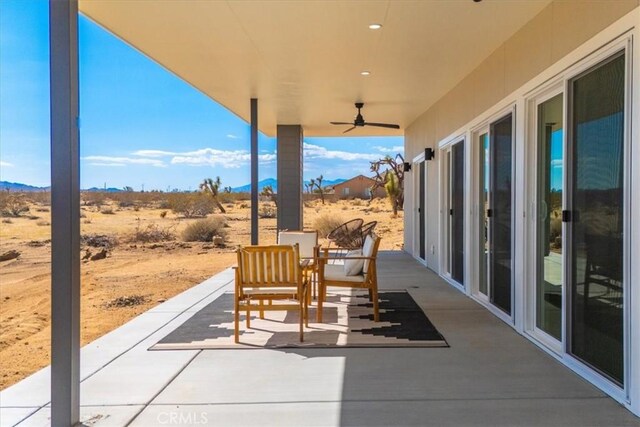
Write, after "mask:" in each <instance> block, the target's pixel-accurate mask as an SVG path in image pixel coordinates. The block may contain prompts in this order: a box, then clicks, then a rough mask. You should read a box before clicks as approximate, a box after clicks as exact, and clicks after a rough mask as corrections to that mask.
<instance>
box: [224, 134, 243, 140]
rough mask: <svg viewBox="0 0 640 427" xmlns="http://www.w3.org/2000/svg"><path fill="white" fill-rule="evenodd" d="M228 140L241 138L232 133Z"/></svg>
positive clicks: (228, 135)
mask: <svg viewBox="0 0 640 427" xmlns="http://www.w3.org/2000/svg"><path fill="white" fill-rule="evenodd" d="M227 138H231V139H240V137H239V136H236V135H234V134H232V133H229V134H227Z"/></svg>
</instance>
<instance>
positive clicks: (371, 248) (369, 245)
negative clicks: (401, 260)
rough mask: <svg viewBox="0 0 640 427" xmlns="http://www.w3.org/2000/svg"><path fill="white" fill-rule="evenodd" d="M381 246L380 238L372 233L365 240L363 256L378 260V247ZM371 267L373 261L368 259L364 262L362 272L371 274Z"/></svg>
mask: <svg viewBox="0 0 640 427" xmlns="http://www.w3.org/2000/svg"><path fill="white" fill-rule="evenodd" d="M379 246H380V237H378V236H376V235H375V234H373V233H370V234H368V235H367V237H365V239H364V246H363V247H362V256H363V257H367V258H376V257H377V256H378V247H379ZM370 265H371V261H370V260H368V259H365V260H364V266H363V268H362V271H363V272H364V273H365V274H367V273H369V266H370Z"/></svg>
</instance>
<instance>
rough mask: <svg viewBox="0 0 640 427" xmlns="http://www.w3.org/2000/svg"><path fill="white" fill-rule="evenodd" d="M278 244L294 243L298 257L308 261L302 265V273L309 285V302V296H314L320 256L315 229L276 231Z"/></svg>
mask: <svg viewBox="0 0 640 427" xmlns="http://www.w3.org/2000/svg"><path fill="white" fill-rule="evenodd" d="M278 244H279V245H295V244H298V245H299V247H300V259H301V260H303V261H304V260H306V261H308V262H307V263H304V265H303V269H302V270H303V273H304V274H305V278H306V279H307V285H311V289H308V290H309V291H310V292H307V296H308V299H309V301H308V302H309V303H310V302H311V301H310V300H311V298H312V297H313V298H315V297H316V283H317V273H318V257H319V256H320V245H319V244H318V231H317V230H301V231H290V230H282V231H280V232H279V233H278Z"/></svg>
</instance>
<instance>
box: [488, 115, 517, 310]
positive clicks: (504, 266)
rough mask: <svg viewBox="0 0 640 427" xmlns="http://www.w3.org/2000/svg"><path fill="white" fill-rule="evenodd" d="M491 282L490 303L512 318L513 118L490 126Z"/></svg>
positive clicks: (510, 117) (505, 118) (504, 119)
mask: <svg viewBox="0 0 640 427" xmlns="http://www.w3.org/2000/svg"><path fill="white" fill-rule="evenodd" d="M489 135H490V137H491V142H490V151H491V157H490V168H491V178H490V184H491V187H490V191H491V196H490V204H489V206H490V207H489V215H488V217H489V222H490V223H491V225H490V227H489V230H490V232H491V233H490V237H489V242H490V244H491V249H490V251H489V280H490V288H491V291H490V299H491V302H492V303H493V304H494V305H495V306H496V307H498V308H500V309H501V310H502V311H504V312H505V313H507V314H509V315H510V314H511V274H512V272H511V269H512V263H511V262H512V253H511V240H512V231H513V230H512V226H513V221H512V194H511V191H512V189H511V187H512V183H513V178H512V176H513V171H512V164H513V149H512V147H513V117H512V115H511V114H509V115H508V116H506V117H504V118H502V119H500V120H498V121H497V122H494V123H492V124H491V128H490V130H489Z"/></svg>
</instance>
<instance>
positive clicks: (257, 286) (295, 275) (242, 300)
mask: <svg viewBox="0 0 640 427" xmlns="http://www.w3.org/2000/svg"><path fill="white" fill-rule="evenodd" d="M237 254H238V265H237V267H235V275H236V286H235V298H234V310H235V311H234V320H235V335H234V337H235V342H236V343H237V342H239V341H240V332H239V330H240V312H241V311H244V312H246V322H247V328H250V327H251V311H258V312H259V313H260V318H261V319H264V312H265V311H273V310H296V311H298V313H299V314H300V342H302V341H303V339H304V324H303V322H304V323H306V324H308V320H307V296H306V284H305V282H304V280H303V274H302V266H301V265H300V256H299V248H298V245H297V244H296V245H293V246H291V245H270V246H245V247H243V248H239V249H238V251H237ZM265 301H266V302H268V304H265Z"/></svg>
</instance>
